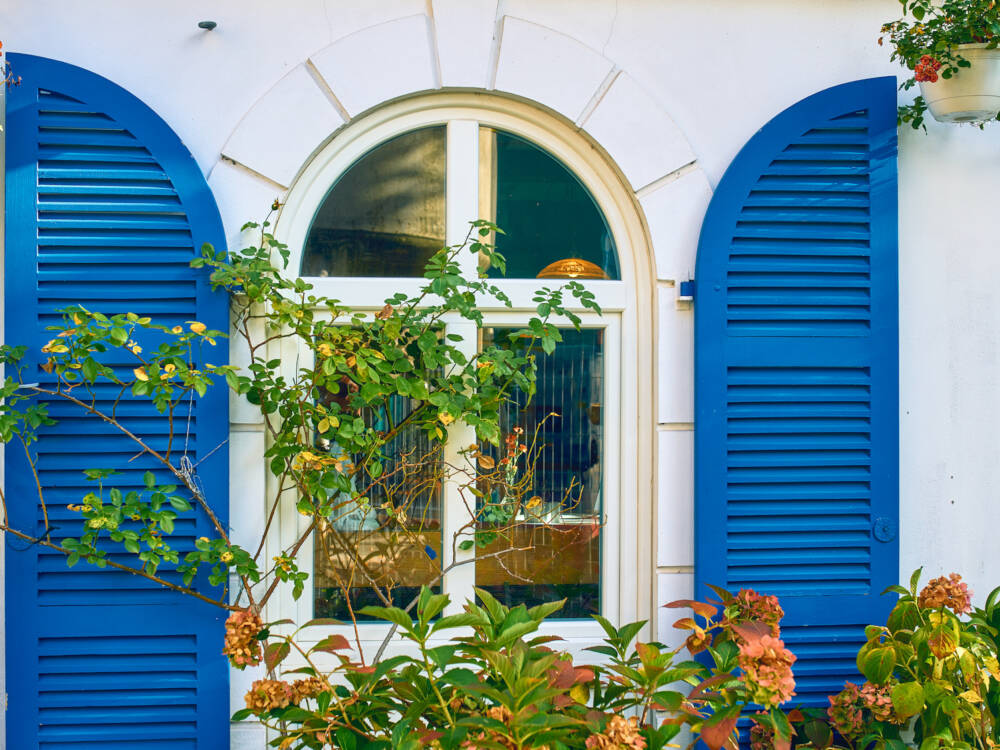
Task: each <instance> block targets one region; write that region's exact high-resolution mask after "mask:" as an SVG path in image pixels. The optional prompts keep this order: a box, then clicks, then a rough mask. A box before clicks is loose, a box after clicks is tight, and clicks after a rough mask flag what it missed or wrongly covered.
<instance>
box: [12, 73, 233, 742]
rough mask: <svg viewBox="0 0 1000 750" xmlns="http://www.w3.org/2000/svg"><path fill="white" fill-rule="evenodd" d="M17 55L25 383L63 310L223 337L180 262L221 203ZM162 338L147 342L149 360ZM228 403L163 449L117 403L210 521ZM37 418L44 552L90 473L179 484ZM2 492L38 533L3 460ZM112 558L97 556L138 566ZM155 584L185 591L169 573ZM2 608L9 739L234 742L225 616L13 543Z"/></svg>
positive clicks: (172, 155) (94, 84) (192, 175)
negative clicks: (193, 477)
mask: <svg viewBox="0 0 1000 750" xmlns="http://www.w3.org/2000/svg"><path fill="white" fill-rule="evenodd" d="M10 59H11V63H12V65H13V66H14V67H15V68H16V69H17V70H18V73H19V75H20V76H21V77H22V84H21V86H20V87H17V88H14V89H11V90H10V95H9V99H8V115H7V126H8V127H7V242H6V247H7V253H6V269H5V271H6V272H5V282H6V283H5V299H6V313H5V314H6V341H7V342H9V343H22V342H23V343H27V344H30V345H32V347H33V351H32V353H31V355H30V358H29V363H28V364H29V370H28V379H29V380H31V379H34V380H37V381H39V382H40V383H42V384H43V385H52V384H54V379H53V376H52V375H50V374H47V373H45V372H44V371H42V370H41V369H40V368H38V364H39V361H38V357H39V354H38V347H39V346H40V345H41V343H44V341H46V340H47V339H48V338H50V337H51V333H50V332H47V331H45V327H46V326H48V325H53V324H56V323H58V322H59V320H60V316H59V314H58V312H57V310H58V309H59V308H61V307H65V306H67V305H70V304H77V303H79V304H83V305H84V306H86V307H87V308H88V309H90V310H93V311H96V312H102V313H104V314H107V315H112V314H116V313H124V312H135V313H137V314H139V315H149V316H151V317H153V318H154V320H155V321H156V322H158V323H162V324H165V325H170V326H173V325H179V324H180V325H183V324H185V322H186V321H191V320H200V321H202V322H204V323H205V324H206V325H208V326H209V327H211V328H218V329H222V330H225V329H226V328H227V326H228V316H227V305H226V300H225V297H224V296H223V295H217V294H213V293H212V292H211V291H210V289H209V287H208V283H207V279H206V277H205V274H204V273H203V272H201V271H195V270H193V269H191V268H190V267H189V262H190V260H191V259H192V258H194V257H195V256H196V255H198V253H199V252H200V247H201V244H202V243H203V242H211V243H212V244H214V245H215V246H216V247H218V248H222V247H224V241H223V235H222V232H221V225H220V221H219V216H218V211H217V209H216V207H215V204H214V201H213V199H212V196H211V193H210V192H209V190H208V186H207V184H206V183H205V180H204V177H203V176H202V174H201V172H200V170H199V169H198V167H197V165H196V164H195V162H194V160H193V159H192V158H191V155H190V153H189V152H188V151H187V150H186V149H185V148H184V146H183V145H182V144H181V142H180V141H179V140H178V139H177V136H176V135H175V134H174V133H173V132H172V131H170V130H169V128H168V127H167V126H166V125H164V123H163V122H162V121H161V120H160V119H159V118H158V117H157V116H156V115H155V114H154V113H153V112H152V111H151V110H149V109H148V108H147V107H146V106H145V105H143V104H142V103H141V102H139V101H138V100H137V99H135V98H134V97H132V96H131V95H130V94H128V93H127V92H125V91H124V90H122V89H120V88H119V87H117V86H115V85H114V84H112V83H110V82H109V81H106V80H104V79H102V78H99V77H97V76H95V75H93V74H90V73H87V72H86V71H83V70H80V69H79V68H74V67H73V66H69V65H66V64H63V63H59V62H56V61H52V60H46V59H43V58H37V57H32V56H27V55H11V56H10ZM155 343H156V337H155V336H153V338H152V339H150V340H148V341H145V342H144V344H145V345H146V348H147V350H149V349H150V348H151V347H152V346H155ZM211 356H212V358H211V359H207V360H203V363H204V361H211V362H212V363H213V364H216V365H219V364H224V363H225V347H221V346H220V347H215V348H214V350H212V351H211ZM105 362H106V364H108V365H109V366H111V367H112V368H113V369H115V370H116V371H117V372H119V374H121V375H122V376H123V377H126V378H130V377H131V370H132V368H133V367H134V366H135V362H133V361H129V360H128V358H127V357H126V356H124V355H122V354H121V353H118V352H115V353H111V354H109V355H108V356H107V357H106V358H105ZM118 391H119V389H118V388H117V387H115V386H112V385H110V384H106V383H105V384H99V385H96V386H95V387H94V388H93V392H94V395H95V397H96V399H97V405H98V407H99V408H105V409H110V407H111V405H112V404H113V403H114V402H115V400H116V399H118V397H119V392H118ZM226 408H227V398H226V394H225V393H222V392H214V391H210V392H209V395H208V396H207V397H205V398H201V399H196V400H195V401H194V402H193V404H192V405H191V410H192V419H191V421H190V429H188V427H187V421H186V419H185V417H186V414H184V415H181V416H180V418H179V421H178V422H177V423H176V429H175V434H174V436H173V442H172V443H170V442H169V441H170V429H169V425H168V422H167V419H166V418H165V417H164V416H163V415H161V414H160V413H159V412H157V411H156V409H155V408H154V407H153V406H152V404H151V403H150V402H149V401H148V400H145V399H131V398H125V399H124V400H123V401H121V403H120V404H119V406H118V407H117V410H116V413H117V415H118V417H119V418H120V419H121V420H122V421H123V422H124V423H125V424H126V426H128V427H129V428H130V429H132V430H133V431H134V432H135V433H136V434H139V435H140V436H142V437H143V438H144V439H145V440H146V441H148V444H149V445H150V446H151V447H152V448H154V449H156V450H165V449H166V448H167V446H168V444H170V445H171V446H172V449H173V451H174V455H175V456H179V455H180V453H182V452H183V451H184V450H185V449H186V450H187V452H188V455H189V457H190V458H191V459H192V461H194V462H201V461H202V460H203V459H204V460H203V462H202V463H200V464H199V466H198V470H199V477H200V479H201V481H202V483H203V484H204V485H205V490H206V495H207V497H208V498H209V499H210V501H211V502H212V503H213V505H214V510H215V512H216V513H217V514H218V515H219V516H220V517H221V518H222V519H223V520H224V519H225V518H226V516H227V500H228V497H227V493H228V489H227V463H228V458H227V452H226V450H225V448H224V446H223V447H222V448H219V446H220V445H221V444H222V442H223V441H224V439H225V437H226V431H227V428H228V419H227V413H226ZM50 411H51V414H52V415H53V417H54V418H56V419H57V420H59V424H58V425H57V426H56V427H54V428H47V429H44V430H43V431H42V433H41V438H40V441H39V443H38V463H37V467H38V472H39V477H40V480H41V482H42V484H43V485H44V486H45V488H46V500H47V503H48V516H49V524H50V533H51V536H50V538H51V540H52V541H53V542H57V543H58V542H60V541H62V540H63V539H65V538H66V537H68V536H77V535H78V530H79V514H77V513H74V512H72V511H69V510H68V509H67V508H66V505H67V504H69V503H78V502H79V501H80V499H81V497H82V496H83V495H84V494H85V493H86V492H88V491H91V490H92V489H93V488H94V487H93V484H92V483H90V482H88V481H86V480H85V478H84V475H83V473H82V472H83V470H84V469H86V468H113V469H117V470H118V471H119V472H120V473H119V474H118V475H117V476H116V477H115V479H114V486H117V487H120V488H122V489H123V490H126V491H127V490H130V489H136V490H139V489H141V488H142V487H143V478H142V477H143V473H144V472H145V471H147V470H150V471H153V472H154V473H155V474H156V475H157V478H158V480H159V481H161V482H163V483H168V482H169V483H173V482H174V481H175V480H174V479H173V477H171V476H169V475H168V474H167V473H166V472H165V471H164V470H163V469H162V466H161V465H160V464H159V463H158V462H157V461H156V460H155V459H152V458H151V457H149V456H148V455H136V454H137V452H138V451H137V449H136V446H135V444H134V443H133V442H132V441H130V440H129V439H128V438H127V437H124V436H122V435H121V433H120V432H118V431H117V430H116V429H115V428H113V427H111V426H109V425H106V424H103V423H99V422H96V421H95V420H94V419H93V418H88V417H86V416H84V415H82V414H81V412H80V411H79V410H78V409H76V408H74V407H72V406H70V405H67V404H65V403H59V402H54V403H53V404H52V406H51V409H50ZM178 433H179V434H178ZM216 448H218V450H216V451H215V452H214V453H211V455H209V454H210V452H211V451H212V450H213V449H216ZM6 484H7V497H8V501H9V503H10V505H11V511H12V512H11V515H12V521H13V523H14V525H16V526H21V527H23V528H29V529H33V530H34V532H35V533H36V534H38V535H42V534H44V533H45V531H46V527H45V523H44V519H43V514H42V508H41V505H40V504H39V502H38V498H37V495H36V494H35V493H33V480H32V478H31V475H30V470H29V467H27V465H26V464H25V463H24V461H23V458H22V457H20V456H18V455H17V451H14V450H8V451H7V453H6ZM211 533H212V528H211V525H210V523H209V521H208V519H206V518H205V517H204V514H200V513H196V512H192V513H190V514H185V515H182V516H181V517H180V518H178V519H177V521H176V523H175V532H174V534H173V535H172V538H171V544H172V545H173V546H174V547H175V548H176V549H178V551H179V552H180V553H181V554H182V555H183V554H184V553H185V552H187V551H190V550H191V549H194V542H195V539H197V537H199V536H202V535H211ZM112 550H113V551H112V553H111V554H109V556H108V559H110V560H112V561H116V562H120V563H127V564H134V563H135V558H134V557H132V556H130V555H128V554H127V553H124V552H123V551H122V550H121V548H120V547H117V548H115V547H112ZM158 574H159V575H161V576H162V577H163V578H164V579H165V580H167V581H170V582H173V583H180V576H179V574H178V573H176V571H175V570H173V566H171V565H169V564H165V565H164V566H162V567H161V568H160V570H159V571H158ZM197 585H198V587H199V588H200V589H201V590H203V591H206V592H213V591H214V590H212V589H210V588H209V587H208V585H207V582H205V581H204V580H200V581H199V582H198V583H197ZM215 593H216V594H218V592H215ZM6 601H7V632H6V639H7V649H6V652H7V675H8V682H9V683H11V684H15V685H16V686H17V690H11V691H9V699H10V702H9V708H8V712H7V743H8V746H9V747H17V748H18V750H22V749H23V750H31V748H37V749H38V750H43V749H44V750H49V749H51V750H55V749H56V748H59V749H60V750H63V749H64V748H73V750H89V749H90V748H94V749H95V750H96V748H101V750H133V748H134V749H136V750H137V749H138V748H143V750H149V748H154V749H155V748H163V750H168V749H169V750H208V749H209V748H211V749H212V750H215V749H216V748H220V747H228V737H227V733H228V720H227V717H228V713H229V706H228V702H229V701H228V691H227V665H226V663H225V660H224V658H223V657H222V656H221V653H220V649H221V638H222V620H223V619H224V613H223V611H222V610H219V609H216V608H213V607H211V606H210V605H206V604H203V603H201V602H197V601H196V600H194V599H191V598H185V597H182V596H181V595H179V594H177V593H175V592H172V591H170V590H168V589H165V588H163V587H161V586H159V585H157V584H154V583H152V582H150V581H147V580H145V579H143V578H140V577H137V576H133V575H129V574H128V573H124V572H121V571H115V570H112V569H104V570H101V569H98V568H96V567H93V566H90V565H87V564H86V563H80V564H79V565H77V566H76V567H74V568H72V569H69V568H67V567H66V561H65V557H64V556H63V555H61V554H60V553H58V552H55V551H53V550H49V549H45V548H42V547H39V546H34V547H28V548H25V547H24V545H19V544H17V543H16V542H15V543H12V544H10V545H8V550H7V574H6ZM14 613H16V616H15V615H14Z"/></svg>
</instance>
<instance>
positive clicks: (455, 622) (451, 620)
mask: <svg viewBox="0 0 1000 750" xmlns="http://www.w3.org/2000/svg"><path fill="white" fill-rule="evenodd" d="M480 621H481V620H480V618H479V616H478V615H476V614H473V613H472V612H462V613H460V614H457V615H446V616H445V617H442V618H441V619H440V620H438V621H437V622H435V623H434V624H433V625H432V626H431V633H436V632H437V631H439V630H446V629H448V628H464V627H471V626H473V625H476V624H478V623H479V622H480Z"/></svg>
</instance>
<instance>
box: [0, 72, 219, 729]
mask: <svg viewBox="0 0 1000 750" xmlns="http://www.w3.org/2000/svg"><path fill="white" fill-rule="evenodd" d="M7 59H8V61H9V62H10V64H11V66H12V67H13V68H14V69H15V70H17V72H18V75H20V76H21V77H22V79H23V80H24V81H25V83H29V82H31V81H50V82H58V88H59V89H60V90H62V91H64V92H66V93H67V94H68V95H71V96H73V97H74V98H78V99H80V100H82V101H83V102H85V104H87V105H88V106H91V107H93V108H95V109H98V110H100V111H104V112H107V113H111V114H113V115H114V117H115V119H116V121H118V122H119V123H120V124H122V126H123V127H126V128H127V129H128V131H129V132H130V133H132V135H133V136H135V137H136V139H137V140H138V141H139V142H140V143H142V145H143V146H144V147H145V148H146V149H147V150H148V151H149V152H150V153H151V154H152V155H153V156H154V157H155V158H156V161H157V162H158V163H159V164H160V165H162V166H163V168H164V170H165V171H166V172H167V176H168V177H169V179H170V182H171V184H172V186H173V188H174V190H175V191H176V193H177V196H178V198H179V199H180V201H181V206H182V209H183V211H184V213H185V215H186V217H187V221H188V225H189V227H190V228H191V232H192V238H193V243H194V251H195V252H194V253H193V255H192V258H193V257H196V255H197V254H199V253H200V248H201V246H202V244H203V243H206V242H207V243H210V244H211V245H213V247H214V248H215V249H216V250H217V251H218V250H225V249H226V240H225V233H224V231H223V227H222V221H221V217H220V215H219V211H218V207H217V205H216V203H215V199H214V197H213V195H212V192H211V190H210V189H209V187H208V184H207V182H206V180H205V177H204V175H203V174H202V172H201V169H200V168H199V166H198V164H197V162H196V161H195V159H194V157H193V156H192V155H191V153H190V151H189V150H188V149H187V147H185V146H184V144H183V142H182V141H181V140H180V138H179V137H178V136H177V134H176V133H175V132H174V131H173V130H172V129H171V128H170V127H169V126H168V125H167V124H166V123H165V122H164V121H163V120H162V119H161V118H160V116H159V115H158V114H156V112H154V111H153V110H152V109H151V108H150V107H149V106H147V105H146V104H145V103H143V102H142V101H141V100H140V99H138V98H137V97H136V96H134V95H133V94H131V93H130V92H128V91H127V90H125V89H124V88H122V87H120V86H118V85H117V84H115V83H114V82H112V81H109V80H108V79H106V78H103V77H102V76H99V75H97V74H95V73H92V72H90V71H87V70H84V69H83V68H79V67H77V66H74V65H70V64H68V63H64V62H60V61H58V60H52V59H49V58H44V57H39V56H35V55H28V54H21V53H11V54H9V55H8V56H7ZM50 85H54V84H52V83H50ZM42 88H45V87H44V86H42ZM16 93H17V92H12V94H13V95H12V96H9V97H8V128H7V133H6V136H7V143H6V151H7V163H6V164H7V166H6V168H7V171H8V174H9V173H10V171H11V169H12V167H14V168H20V169H26V168H31V169H32V174H31V175H30V176H27V175H20V176H19V177H20V179H17V180H9V179H8V181H7V190H6V201H5V203H6V205H5V211H6V219H7V221H6V242H5V250H6V258H5V265H6V269H7V272H8V273H10V272H13V274H15V275H18V276H19V275H22V274H23V275H24V278H26V279H27V278H30V279H32V280H34V279H35V278H36V276H35V274H36V255H35V252H36V250H37V241H38V228H37V213H36V207H35V194H34V190H31V191H29V194H25V190H24V189H19V188H22V187H23V186H25V185H29V184H30V185H32V186H34V185H36V184H37V174H36V172H35V171H34V170H35V168H36V165H37V161H38V160H37V156H38V150H37V140H36V139H35V138H34V137H33V135H34V134H33V132H31V131H28V130H25V129H23V128H22V129H18V128H17V127H12V126H13V125H14V124H15V123H16V119H17V113H16V111H15V110H14V108H13V107H12V102H14V101H16V100H15V96H16ZM15 106H16V105H15ZM21 106H31V105H30V104H29V103H22V105H21ZM29 250H30V252H29ZM192 274H193V278H194V279H195V280H196V281H195V283H196V304H197V310H198V313H199V318H200V319H201V322H203V323H205V325H206V326H208V327H209V328H214V329H218V330H221V331H223V332H225V333H228V331H229V302H228V297H227V296H226V295H225V294H224V293H221V292H213V291H212V289H211V285H210V282H209V278H208V273H207V272H204V271H195V270H192ZM4 306H5V326H6V328H7V330H8V331H9V330H12V326H13V325H14V321H15V320H18V319H22V318H23V317H24V316H25V310H31V311H32V312H34V311H35V310H36V309H37V306H38V301H37V298H36V297H35V284H34V283H32V284H11V283H9V280H7V281H6V282H5V284H4ZM33 327H34V323H32V328H33ZM13 338H14V337H12V336H10V335H7V336H6V343H8V344H12V345H13V344H20V343H25V344H28V345H29V347H31V348H35V350H36V351H37V347H35V344H36V342H30V341H27V342H21V341H15V340H13ZM41 343H42V342H37V344H38V345H40V344H41ZM215 350H216V351H217V352H218V358H217V359H216V361H215V363H216V364H226V362H227V361H228V345H227V341H224V342H222V345H221V346H217V347H216V349H215ZM31 356H32V354H31V352H30V350H29V360H30V358H31ZM208 359H209V361H211V359H212V358H208ZM29 363H30V362H29ZM198 411H199V413H200V415H201V416H202V418H201V419H200V420H199V427H198V430H197V434H196V436H195V438H194V441H193V442H194V446H193V450H194V453H195V455H197V456H201V457H202V460H201V461H200V463H199V466H198V474H199V477H200V478H201V480H202V482H203V485H204V486H205V490H206V493H205V494H206V496H207V497H208V499H209V502H210V503H211V504H212V507H213V511H214V512H215V513H216V515H217V517H218V518H219V521H220V522H221V523H222V524H223V526H224V527H227V528H228V523H229V451H228V448H227V447H226V445H225V444H226V441H227V440H228V433H229V394H228V388H227V387H226V386H225V384H224V383H222V384H219V385H217V386H215V387H213V388H210V389H209V390H208V392H207V394H206V395H205V396H204V397H202V398H200V399H199V401H198ZM206 416H208V417H209V418H205V417H206ZM220 446H221V447H220ZM213 449H216V450H215V451H214V452H213V453H211V455H209V452H210V451H212V450H213ZM10 460H11V459H10V457H9V456H8V458H7V461H8V462H9V461H10ZM11 479H12V478H11V476H10V474H8V475H7V481H8V482H9V481H11ZM8 581H9V579H8ZM5 583H6V582H5ZM19 588H20V589H24V591H22V594H27V593H28V588H27V586H21V587H18V586H11V585H5V590H4V606H5V609H6V611H7V612H14V613H15V616H25V615H26V614H27V613H29V612H31V611H33V610H34V609H35V608H36V604H35V602H34V601H32V602H31V603H30V606H29V605H28V602H27V601H20V600H19V597H18V593H17V589H19ZM178 596H179V597H183V595H181V594H178ZM21 598H23V597H21ZM182 601H183V603H184V604H185V605H186V606H190V607H198V608H207V607H210V605H208V604H205V603H202V602H198V601H197V600H195V599H194V598H191V597H183V600H182ZM217 613H218V614H216V615H214V616H213V617H212V618H211V619H212V622H213V623H214V624H215V625H214V626H213V628H216V627H217V629H218V635H219V639H218V642H215V641H211V640H209V639H205V643H204V644H203V645H202V646H201V647H200V648H199V653H200V654H201V656H200V657H199V659H201V658H206V659H208V658H210V659H212V661H214V662H215V663H221V661H220V660H222V657H221V656H220V654H221V647H222V641H221V637H222V632H223V629H222V621H223V620H224V618H225V613H224V611H223V610H221V609H218V610H217ZM131 619H132V618H126V617H121V616H120V615H119V616H117V617H115V618H113V619H112V620H109V622H108V632H109V633H111V632H114V631H116V630H118V629H119V628H120V627H122V626H123V625H122V623H124V622H127V621H128V620H131ZM9 629H10V628H9V626H8V630H9ZM149 630H150V633H151V634H158V633H165V632H169V622H167V623H164V621H163V619H162V618H160V619H158V620H156V621H154V622H151V623H150V625H149ZM6 653H7V680H8V683H9V684H13V683H12V682H11V680H12V678H13V677H14V676H15V672H16V670H17V669H18V666H19V659H20V658H21V657H20V656H19V654H18V652H16V651H15V652H14V653H12V652H11V649H7V650H6ZM30 653H32V654H33V653H34V651H33V650H31V652H30ZM25 656H27V654H25ZM20 666H21V667H24V668H27V669H28V671H29V673H32V672H31V668H32V665H30V664H21V665H20ZM34 668H35V669H37V665H35V666H34ZM36 679H37V675H36ZM17 687H18V692H22V693H27V692H32V693H33V690H31V691H29V690H28V688H29V687H30V686H29V685H24V684H22V685H18V686H17ZM198 687H199V695H200V696H201V697H202V699H205V700H208V701H209V702H210V704H211V708H210V709H209V711H208V713H202V714H201V716H202V718H201V719H200V720H199V722H198V726H199V734H198V743H199V747H200V746H202V744H201V743H204V745H203V746H204V747H206V748H209V747H211V748H215V747H220V748H221V747H228V745H229V739H228V728H229V686H228V668H226V667H225V665H223V666H222V668H212V669H208V670H205V671H203V672H200V673H199V675H198ZM10 692H12V693H13V691H10ZM12 697H13V694H12ZM11 703H12V705H11V706H10V708H11V709H13V708H14V705H13V703H14V701H13V700H12V701H11ZM24 708H27V709H28V710H29V711H31V712H33V713H34V714H35V715H37V713H38V706H37V705H30V706H27V707H22V709H24ZM8 715H9V714H8ZM203 722H204V723H203ZM7 740H8V741H11V740H12V737H11V735H10V733H9V731H8V736H7Z"/></svg>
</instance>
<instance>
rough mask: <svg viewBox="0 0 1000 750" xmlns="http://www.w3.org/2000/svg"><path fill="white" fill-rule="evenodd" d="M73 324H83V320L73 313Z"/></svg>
mask: <svg viewBox="0 0 1000 750" xmlns="http://www.w3.org/2000/svg"><path fill="white" fill-rule="evenodd" d="M73 322H74V323H76V324H77V325H80V324H81V323H82V322H83V318H81V317H80V315H79V313H73Z"/></svg>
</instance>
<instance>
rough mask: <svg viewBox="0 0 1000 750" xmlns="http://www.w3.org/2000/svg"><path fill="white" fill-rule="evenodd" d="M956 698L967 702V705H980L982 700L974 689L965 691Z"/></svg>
mask: <svg viewBox="0 0 1000 750" xmlns="http://www.w3.org/2000/svg"><path fill="white" fill-rule="evenodd" d="M958 697H959V698H961V699H962V700H963V701H968V702H969V703H982V702H983V699H982V698H981V697H980V695H979V693H978V692H977V691H976V689H975V688H972V689H970V690H966V691H965V692H964V693H959V694H958Z"/></svg>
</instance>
